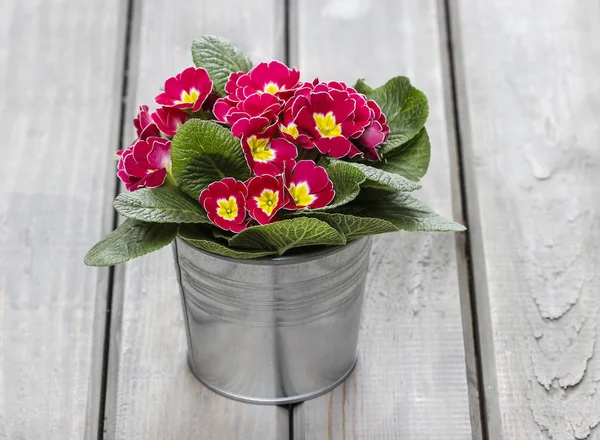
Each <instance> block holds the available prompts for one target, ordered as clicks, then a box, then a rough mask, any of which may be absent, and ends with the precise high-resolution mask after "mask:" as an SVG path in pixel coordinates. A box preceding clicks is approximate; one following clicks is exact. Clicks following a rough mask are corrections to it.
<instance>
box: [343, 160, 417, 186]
mask: <svg viewBox="0 0 600 440" xmlns="http://www.w3.org/2000/svg"><path fill="white" fill-rule="evenodd" d="M339 162H340V161H333V163H339ZM343 163H345V164H348V165H351V166H353V167H355V168H357V169H359V170H360V171H361V172H362V173H363V174H364V176H365V178H366V180H365V182H364V186H376V187H381V186H388V187H391V188H393V189H396V190H398V191H402V192H410V191H415V190H417V189H420V188H421V185H419V184H418V183H416V182H413V181H412V180H408V179H407V178H406V177H402V176H400V175H398V174H394V173H390V172H387V171H385V170H383V169H381V168H375V167H372V166H370V165H366V164H364V163H357V162H343Z"/></svg>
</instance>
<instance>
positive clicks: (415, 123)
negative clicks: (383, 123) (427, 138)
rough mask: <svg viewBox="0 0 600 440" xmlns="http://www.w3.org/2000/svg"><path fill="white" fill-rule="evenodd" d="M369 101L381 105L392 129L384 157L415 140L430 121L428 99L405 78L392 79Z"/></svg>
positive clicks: (384, 147)
mask: <svg viewBox="0 0 600 440" xmlns="http://www.w3.org/2000/svg"><path fill="white" fill-rule="evenodd" d="M369 98H371V99H374V100H375V102H377V104H379V106H380V107H381V110H382V111H383V113H384V114H385V116H386V117H387V123H388V125H389V126H390V137H389V139H388V140H387V141H386V142H385V143H384V144H383V145H382V146H381V149H380V152H381V153H382V154H385V153H388V152H390V151H392V150H394V149H395V148H398V147H399V146H400V145H402V144H404V143H405V142H407V141H409V140H410V139H412V138H413V137H414V136H415V135H416V134H417V133H418V132H419V131H421V129H422V128H423V127H424V125H425V122H426V121H427V116H428V115H429V105H428V104H427V98H426V97H425V95H424V94H423V92H421V91H420V90H417V89H415V88H414V87H413V86H411V85H410V81H409V80H408V78H405V77H403V76H397V77H395V78H392V79H390V80H389V81H388V82H387V83H385V84H384V85H383V86H381V87H378V88H377V89H375V90H373V93H372V94H370V96H369Z"/></svg>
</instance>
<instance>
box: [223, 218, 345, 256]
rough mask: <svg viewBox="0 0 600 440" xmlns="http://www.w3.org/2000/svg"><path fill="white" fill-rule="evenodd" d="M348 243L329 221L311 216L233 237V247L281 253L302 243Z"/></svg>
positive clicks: (247, 231) (243, 232)
mask: <svg viewBox="0 0 600 440" xmlns="http://www.w3.org/2000/svg"><path fill="white" fill-rule="evenodd" d="M345 243H346V240H345V239H344V236H343V235H341V234H340V233H339V232H337V231H336V230H335V229H333V228H332V227H331V226H329V225H328V224H327V223H325V222H323V221H321V220H318V219H316V218H308V217H298V218H293V219H290V220H281V221H279V222H275V223H271V224H269V225H263V226H252V227H250V228H248V229H245V230H243V231H242V232H240V233H239V234H237V235H236V236H234V237H233V238H232V239H231V240H229V244H230V245H231V246H232V247H236V248H240V249H253V250H264V251H274V252H277V253H278V254H279V255H281V254H283V253H284V252H285V251H287V250H289V249H292V248H297V247H302V246H316V245H341V244H345Z"/></svg>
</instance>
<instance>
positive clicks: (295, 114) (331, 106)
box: [279, 81, 371, 158]
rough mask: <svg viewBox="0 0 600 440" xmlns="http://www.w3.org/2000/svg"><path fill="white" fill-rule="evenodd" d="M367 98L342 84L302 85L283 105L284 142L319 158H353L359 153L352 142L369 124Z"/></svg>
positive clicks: (369, 115)
mask: <svg viewBox="0 0 600 440" xmlns="http://www.w3.org/2000/svg"><path fill="white" fill-rule="evenodd" d="M370 119H371V109H370V108H369V106H368V105H367V100H366V98H365V97H364V96H363V95H361V94H360V93H357V92H356V90H354V89H353V88H351V87H348V86H346V85H345V84H344V83H341V82H335V81H332V82H330V83H319V84H317V85H313V84H305V86H303V87H302V88H300V89H298V90H297V91H296V93H295V95H294V97H293V98H292V100H290V101H289V102H288V105H286V109H285V112H284V115H283V124H281V125H280V127H279V129H280V132H281V134H282V136H284V137H286V138H287V139H290V138H293V139H297V142H298V144H300V145H302V146H304V147H305V148H313V147H317V149H318V150H319V151H320V152H321V153H322V154H329V155H330V156H333V157H336V158H340V157H344V156H348V157H354V156H357V155H360V154H361V151H360V150H359V149H358V148H357V147H356V146H355V145H354V144H353V143H352V142H351V140H350V139H356V138H358V137H360V136H361V135H362V133H363V132H364V130H365V128H366V126H367V125H368V124H369V123H370Z"/></svg>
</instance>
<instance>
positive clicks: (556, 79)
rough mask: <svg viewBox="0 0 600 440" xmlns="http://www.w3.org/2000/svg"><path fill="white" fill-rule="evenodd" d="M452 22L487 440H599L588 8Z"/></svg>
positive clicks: (458, 5)
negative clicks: (487, 430)
mask: <svg viewBox="0 0 600 440" xmlns="http://www.w3.org/2000/svg"><path fill="white" fill-rule="evenodd" d="M454 6H455V8H454V9H453V10H452V17H453V23H452V24H453V28H454V31H455V32H454V34H453V35H454V39H455V44H456V47H457V50H458V52H457V58H456V60H457V66H456V67H457V70H458V72H457V73H458V75H457V77H458V78H459V79H460V84H459V86H460V94H459V97H460V99H459V104H460V124H461V132H462V133H464V134H463V139H464V140H465V142H464V150H465V157H466V162H465V166H466V171H467V177H468V179H467V184H468V185H467V189H468V198H467V200H468V206H469V215H470V222H469V223H470V225H471V237H472V245H473V248H472V253H473V264H474V275H475V283H476V293H477V299H478V301H477V302H478V305H477V306H478V316H479V323H480V329H479V330H480V334H481V335H480V337H481V342H482V354H483V356H482V357H483V362H484V369H483V373H484V384H485V390H486V392H485V394H486V396H485V398H486V407H487V414H488V417H487V418H488V423H489V432H490V438H495V439H511V440H512V439H528V440H536V439H547V438H552V439H560V440H570V439H598V438H600V428H598V426H597V425H598V424H599V423H600V395H599V394H598V384H599V383H600V341H599V340H598V334H599V327H598V325H599V323H600V295H598V290H599V287H600V281H599V280H598V276H597V273H598V272H599V270H600V253H599V252H598V246H599V244H600V222H598V208H597V206H598V201H600V186H599V185H598V176H599V174H600V147H599V146H600V125H599V124H598V114H599V113H600V87H599V86H598V73H599V69H598V60H600V45H599V44H598V42H599V41H600V28H599V27H598V23H599V20H600V5H599V4H598V2H591V1H582V2H571V1H568V0H562V1H556V2H552V7H545V6H543V5H541V3H540V2H536V1H532V0H524V1H523V0H509V1H505V2H502V3H500V2H480V1H476V0H461V1H459V2H455V3H454Z"/></svg>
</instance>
